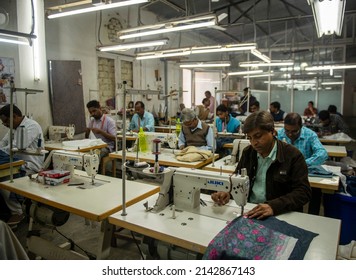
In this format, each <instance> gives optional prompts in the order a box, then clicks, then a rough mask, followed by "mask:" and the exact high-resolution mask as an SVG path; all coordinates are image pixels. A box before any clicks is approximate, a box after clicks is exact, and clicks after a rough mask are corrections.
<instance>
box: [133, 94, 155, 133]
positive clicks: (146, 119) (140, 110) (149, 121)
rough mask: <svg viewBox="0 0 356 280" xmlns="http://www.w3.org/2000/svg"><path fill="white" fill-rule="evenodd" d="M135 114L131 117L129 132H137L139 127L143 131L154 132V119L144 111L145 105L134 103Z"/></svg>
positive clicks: (138, 102) (139, 102) (140, 102)
mask: <svg viewBox="0 0 356 280" xmlns="http://www.w3.org/2000/svg"><path fill="white" fill-rule="evenodd" d="M135 112H136V114H134V115H133V117H132V119H131V122H130V126H129V130H132V131H133V132H139V131H140V127H142V129H143V131H151V132H153V131H155V119H154V117H153V115H152V114H151V113H150V112H147V111H145V104H143V102H142V101H137V102H136V103H135Z"/></svg>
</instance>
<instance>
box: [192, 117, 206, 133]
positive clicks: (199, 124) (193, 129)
mask: <svg viewBox="0 0 356 280" xmlns="http://www.w3.org/2000/svg"><path fill="white" fill-rule="evenodd" d="M198 128H199V129H203V125H202V123H201V120H199V119H198V124H197V126H196V127H195V128H192V129H191V130H190V131H195V130H196V129H198Z"/></svg>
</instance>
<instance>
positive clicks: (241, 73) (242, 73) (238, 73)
mask: <svg viewBox="0 0 356 280" xmlns="http://www.w3.org/2000/svg"><path fill="white" fill-rule="evenodd" d="M262 72H263V71H262V70H251V71H239V72H230V73H228V75H229V76H240V75H248V74H258V73H262Z"/></svg>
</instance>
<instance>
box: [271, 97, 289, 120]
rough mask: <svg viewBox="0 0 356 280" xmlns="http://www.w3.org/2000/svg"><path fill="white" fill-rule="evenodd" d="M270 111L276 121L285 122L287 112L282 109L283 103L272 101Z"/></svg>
mask: <svg viewBox="0 0 356 280" xmlns="http://www.w3.org/2000/svg"><path fill="white" fill-rule="evenodd" d="M269 112H270V113H271V115H272V117H273V120H274V121H275V122H283V120H284V118H285V117H286V115H287V113H286V112H284V111H283V110H281V104H280V103H279V102H278V101H275V102H272V103H271V104H270V105H269Z"/></svg>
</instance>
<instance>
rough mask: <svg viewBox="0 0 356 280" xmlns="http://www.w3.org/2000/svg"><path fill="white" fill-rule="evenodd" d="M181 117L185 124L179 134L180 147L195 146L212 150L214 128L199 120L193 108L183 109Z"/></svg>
mask: <svg viewBox="0 0 356 280" xmlns="http://www.w3.org/2000/svg"><path fill="white" fill-rule="evenodd" d="M181 118H182V122H183V126H182V130H181V131H180V133H179V136H178V147H179V149H180V150H182V149H184V148H185V147H188V146H195V147H198V148H199V149H203V150H212V149H213V141H214V134H213V129H212V128H211V127H210V126H209V125H207V124H206V123H204V122H202V121H201V120H199V119H198V117H197V115H196V113H195V112H194V110H193V109H189V108H185V109H183V110H182V114H181Z"/></svg>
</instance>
